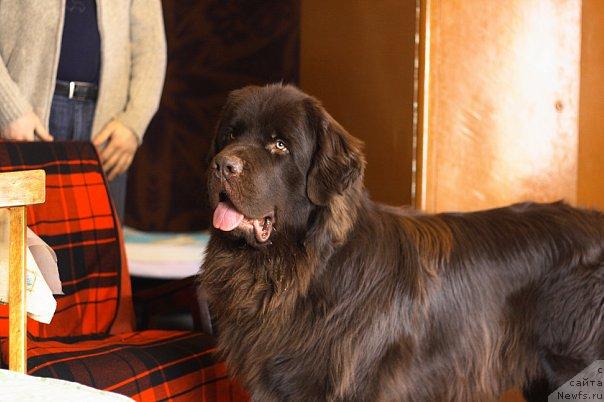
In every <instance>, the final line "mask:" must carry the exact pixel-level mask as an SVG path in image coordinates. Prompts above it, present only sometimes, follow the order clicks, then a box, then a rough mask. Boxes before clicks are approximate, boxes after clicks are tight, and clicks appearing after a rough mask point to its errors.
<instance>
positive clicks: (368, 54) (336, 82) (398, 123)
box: [300, 0, 415, 205]
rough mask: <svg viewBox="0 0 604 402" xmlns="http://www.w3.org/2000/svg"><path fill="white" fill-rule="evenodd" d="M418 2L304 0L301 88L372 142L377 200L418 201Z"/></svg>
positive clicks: (370, 179) (370, 173)
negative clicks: (414, 185)
mask: <svg viewBox="0 0 604 402" xmlns="http://www.w3.org/2000/svg"><path fill="white" fill-rule="evenodd" d="M414 36H415V2H414V1H400V0H384V1H379V2H369V1H358V0H357V1H349V0H333V1H321V0H303V1H302V10H301V44H300V86H301V87H302V89H303V90H305V91H306V92H309V93H310V94H312V95H315V96H317V97H318V98H319V99H321V100H322V102H323V104H324V105H325V107H326V108H327V109H328V110H329V111H330V113H331V114H332V115H333V116H334V117H335V118H336V120H338V121H339V122H340V123H341V124H342V125H343V126H344V127H345V128H346V129H347V130H349V131H350V132H351V133H352V134H353V135H355V136H356V137H359V138H361V139H362V140H363V141H365V151H366V154H367V160H368V166H367V172H366V176H365V182H366V184H367V187H368V188H369V191H370V193H371V196H372V198H374V199H376V200H379V201H383V202H387V203H390V204H399V205H400V204H409V203H410V201H411V179H412V173H411V166H412V160H413V151H412V146H413V91H414V89H413V83H414V79H413V72H414V67H413V63H414V51H415V44H414V40H415V38H414Z"/></svg>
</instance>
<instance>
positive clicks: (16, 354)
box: [8, 207, 27, 373]
mask: <svg viewBox="0 0 604 402" xmlns="http://www.w3.org/2000/svg"><path fill="white" fill-rule="evenodd" d="M9 222H10V223H9V226H10V229H9V230H10V235H9V259H8V308H9V313H8V315H9V317H8V320H9V338H8V348H9V350H8V367H9V369H10V370H13V371H18V372H20V373H25V372H27V358H26V350H27V338H26V337H27V314H26V311H25V307H26V305H25V231H26V217H25V207H12V208H10V209H9Z"/></svg>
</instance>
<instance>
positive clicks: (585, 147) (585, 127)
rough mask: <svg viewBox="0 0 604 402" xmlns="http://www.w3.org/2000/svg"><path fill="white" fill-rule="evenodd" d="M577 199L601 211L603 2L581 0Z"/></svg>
mask: <svg viewBox="0 0 604 402" xmlns="http://www.w3.org/2000/svg"><path fill="white" fill-rule="evenodd" d="M582 14H583V15H582V28H581V29H582V37H581V103H580V107H579V133H580V135H579V178H578V193H577V201H578V203H579V204H581V205H584V206H587V207H597V208H600V209H601V210H604V74H602V72H603V70H604V1H602V0H583V13H582Z"/></svg>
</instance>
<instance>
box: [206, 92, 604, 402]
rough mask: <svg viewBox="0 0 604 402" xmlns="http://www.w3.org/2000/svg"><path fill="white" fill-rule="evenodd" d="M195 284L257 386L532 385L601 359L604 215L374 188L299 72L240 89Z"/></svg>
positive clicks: (294, 397) (232, 362)
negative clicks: (432, 210)
mask: <svg viewBox="0 0 604 402" xmlns="http://www.w3.org/2000/svg"><path fill="white" fill-rule="evenodd" d="M211 152H212V161H211V165H210V169H209V174H208V188H209V196H210V202H211V206H212V207H213V208H214V216H213V226H214V230H213V232H212V236H211V240H210V243H209V246H208V248H207V254H206V258H205V262H204V264H203V267H202V272H201V275H200V276H201V287H202V291H203V292H204V293H205V295H206V297H208V298H209V301H210V306H211V307H212V310H213V314H214V316H215V317H216V319H217V326H218V332H219V336H218V338H219V349H220V350H221V351H222V352H223V353H224V356H225V358H226V361H227V364H228V365H229V366H230V369H231V370H232V373H233V374H234V375H236V376H237V377H238V378H239V379H240V380H241V381H242V382H243V383H244V385H245V386H246V387H247V388H248V389H249V391H250V393H251V394H252V397H253V399H254V400H255V401H262V402H264V401H304V402H309V401H422V402H424V401H439V402H440V401H481V402H483V401H491V400H496V399H497V397H498V396H499V395H500V394H501V393H502V392H503V391H505V390H506V389H508V388H510V387H522V388H523V389H524V391H525V395H526V396H527V398H528V399H529V400H531V401H532V400H546V399H545V398H547V394H548V393H549V392H551V391H553V390H554V389H555V388H556V387H557V386H559V385H560V384H561V383H563V382H565V381H567V380H568V379H570V378H571V377H572V376H574V375H575V374H577V373H578V372H579V371H581V370H582V369H584V368H585V367H586V366H588V365H589V364H591V363H592V362H593V361H594V360H596V359H602V358H604V216H603V214H602V213H600V212H596V211H586V210H580V209H576V208H572V207H570V206H568V205H566V204H564V203H555V204H532V203H525V204H517V205H513V206H510V207H507V208H499V209H493V210H488V211H481V212H473V213H444V214H437V215H430V214H423V213H419V212H413V211H409V210H404V209H396V208H392V207H388V206H385V205H381V204H378V203H375V202H372V201H371V200H370V199H369V198H368V195H367V193H366V191H365V190H364V188H363V170H364V165H365V161H364V158H363V153H362V151H361V143H360V141H359V140H357V139H356V138H354V137H352V136H351V135H350V134H348V133H347V132H346V131H345V130H344V129H343V128H342V126H340V125H339V124H338V123H337V122H336V121H335V120H334V119H333V118H332V117H331V116H330V115H329V114H328V113H327V112H326V111H325V110H324V109H323V107H322V106H321V104H320V103H319V102H318V101H317V100H316V99H315V98H312V97H310V96H308V95H306V94H304V93H303V92H301V91H299V90H298V89H296V88H295V87H292V86H289V85H287V86H283V85H269V86H266V87H246V88H243V89H241V90H238V91H234V92H232V93H231V94H230V96H229V98H228V101H227V104H226V106H225V108H224V110H223V113H222V116H221V119H220V122H219V124H218V127H217V132H216V137H215V139H214V143H213V145H212V151H211Z"/></svg>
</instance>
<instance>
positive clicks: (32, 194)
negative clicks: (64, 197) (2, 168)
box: [0, 170, 46, 207]
mask: <svg viewBox="0 0 604 402" xmlns="http://www.w3.org/2000/svg"><path fill="white" fill-rule="evenodd" d="M45 177H46V175H45V173H44V171H43V170H26V171H21V172H7V173H0V207H12V206H17V205H31V204H40V203H43V202H44V196H45V187H44V183H45Z"/></svg>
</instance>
